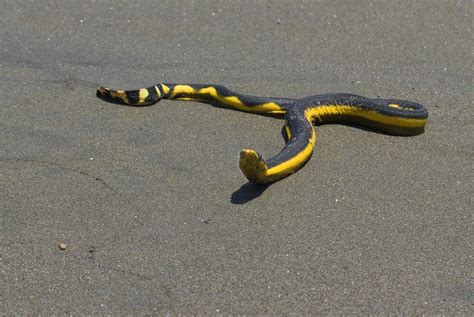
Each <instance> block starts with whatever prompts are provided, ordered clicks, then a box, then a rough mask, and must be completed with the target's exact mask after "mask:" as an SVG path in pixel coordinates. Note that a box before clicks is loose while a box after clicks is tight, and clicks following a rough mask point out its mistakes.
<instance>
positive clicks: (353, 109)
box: [97, 84, 428, 184]
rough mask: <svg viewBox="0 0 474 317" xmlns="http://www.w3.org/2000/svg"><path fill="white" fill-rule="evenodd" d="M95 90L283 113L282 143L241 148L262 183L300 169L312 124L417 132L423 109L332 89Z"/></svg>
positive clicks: (139, 99)
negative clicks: (265, 149) (275, 147)
mask: <svg viewBox="0 0 474 317" xmlns="http://www.w3.org/2000/svg"><path fill="white" fill-rule="evenodd" d="M97 96H98V97H99V98H101V99H104V100H106V101H109V102H113V103H119V104H126V105H130V106H148V105H152V104H155V103H157V102H158V101H160V100H161V99H169V100H188V101H198V102H204V103H208V104H211V105H214V106H218V107H224V108H229V109H234V110H238V111H245V112H251V113H257V114H265V115H273V116H278V117H282V116H284V119H285V127H284V131H285V134H286V138H285V139H286V140H285V141H286V145H285V147H284V148H283V149H282V150H281V151H280V152H279V153H278V154H276V155H275V156H273V157H271V158H269V159H266V160H265V159H263V158H262V156H261V155H260V154H258V152H256V151H254V150H251V149H244V150H242V151H241V153H240V161H239V163H240V168H241V170H242V172H243V173H244V175H245V176H246V177H247V178H248V179H249V180H250V181H252V182H255V183H260V184H266V183H271V182H275V181H277V180H280V179H282V178H284V177H286V176H288V175H290V174H292V173H294V172H296V171H297V170H298V169H300V168H301V167H302V166H303V165H304V164H305V163H306V162H307V161H308V160H309V158H310V157H311V154H312V153H313V149H314V145H315V143H316V133H315V130H314V127H313V126H314V125H320V124H324V123H345V124H357V125H361V126H365V127H368V128H371V129H375V130H378V131H380V132H384V133H387V134H393V135H404V136H410V135H417V134H421V133H423V131H424V128H425V125H426V122H427V118H428V112H427V110H426V109H425V108H424V107H423V106H422V105H420V104H418V103H415V102H410V101H406V100H396V99H369V98H365V97H361V96H357V95H352V94H342V93H332V94H322V95H314V96H310V97H306V98H302V99H288V98H271V97H268V98H267V97H255V96H248V95H242V94H239V93H236V92H233V91H231V90H230V89H228V88H226V87H223V86H219V85H206V84H157V85H156V86H152V87H149V88H142V89H138V90H128V91H124V90H111V89H108V88H104V87H99V88H98V89H97Z"/></svg>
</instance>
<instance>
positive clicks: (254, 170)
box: [239, 149, 268, 184]
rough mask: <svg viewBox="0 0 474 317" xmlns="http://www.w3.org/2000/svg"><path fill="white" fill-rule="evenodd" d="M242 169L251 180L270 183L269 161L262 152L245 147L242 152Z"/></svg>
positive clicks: (240, 161)
mask: <svg viewBox="0 0 474 317" xmlns="http://www.w3.org/2000/svg"><path fill="white" fill-rule="evenodd" d="M239 165H240V169H241V170H242V172H243V173H244V175H245V177H247V178H248V180H249V181H251V182H254V183H257V184H265V183H268V179H267V178H266V174H267V169H268V167H267V163H266V162H265V160H264V159H263V158H262V156H261V155H260V154H258V153H257V152H255V151H254V150H249V149H244V150H242V151H241V152H240V160H239Z"/></svg>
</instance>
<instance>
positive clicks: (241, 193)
mask: <svg viewBox="0 0 474 317" xmlns="http://www.w3.org/2000/svg"><path fill="white" fill-rule="evenodd" d="M270 185H271V184H255V183H252V182H248V183H246V184H244V185H242V186H241V187H240V188H239V189H237V190H236V191H235V192H233V193H232V195H231V197H230V202H231V203H233V204H236V205H241V204H245V203H248V202H249V201H251V200H254V199H255V198H257V197H259V196H260V195H262V194H263V192H264V191H265V190H266V189H267V188H268V187H270Z"/></svg>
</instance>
